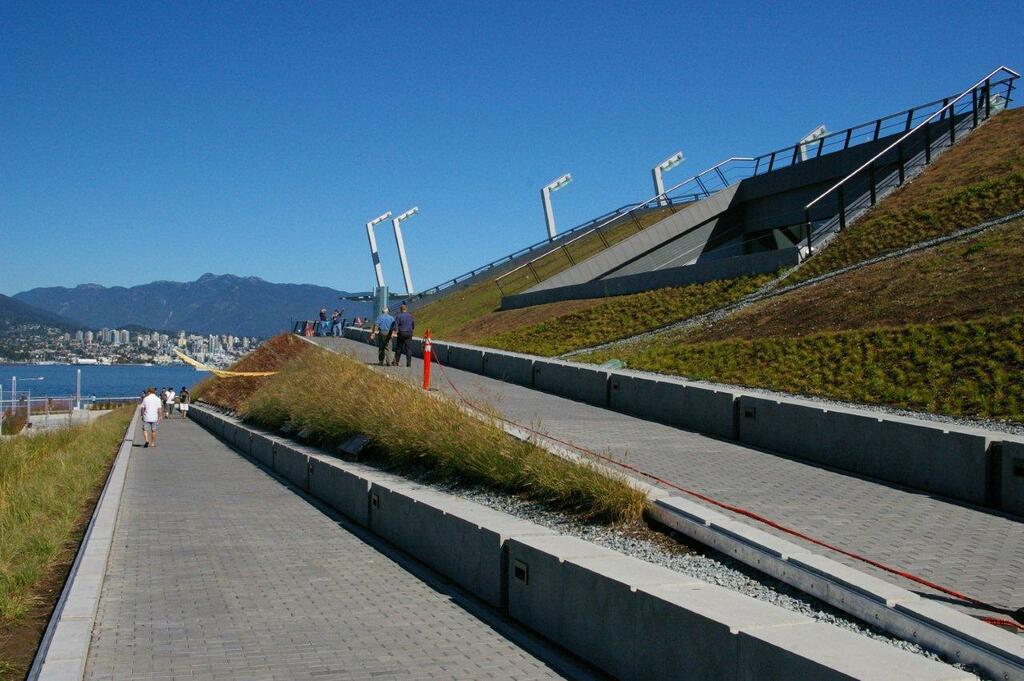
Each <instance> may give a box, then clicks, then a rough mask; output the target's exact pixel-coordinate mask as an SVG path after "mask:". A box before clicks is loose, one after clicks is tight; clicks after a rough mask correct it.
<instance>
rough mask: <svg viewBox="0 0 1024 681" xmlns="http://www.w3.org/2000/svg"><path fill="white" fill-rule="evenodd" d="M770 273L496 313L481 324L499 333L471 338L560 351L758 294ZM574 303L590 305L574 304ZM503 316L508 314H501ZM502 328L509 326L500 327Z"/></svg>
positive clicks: (626, 334)
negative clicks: (535, 318) (533, 318)
mask: <svg viewBox="0 0 1024 681" xmlns="http://www.w3.org/2000/svg"><path fill="white" fill-rule="evenodd" d="M771 277H772V275H760V276H754V277H740V278H738V279H729V280H724V281H712V282H707V283H705V284H693V285H691V286H681V287H678V288H663V289H657V290H654V291H645V292H643V293H636V294H632V295H628V296H616V297H613V298H601V299H596V300H588V301H570V303H552V304H551V305H543V306H537V307H538V308H549V309H547V310H543V309H541V310H537V309H535V308H526V309H525V310H510V311H508V312H499V313H492V314H491V315H488V317H487V318H485V319H484V320H482V324H481V326H484V327H485V328H489V329H490V330H492V331H493V330H495V329H498V330H500V332H499V333H495V334H494V335H491V336H488V337H483V338H480V337H477V338H474V339H472V340H475V341H476V342H478V343H480V344H482V345H487V346H490V347H495V348H501V349H504V350H513V351H516V352H529V353H533V354H538V355H546V356H553V355H559V354H562V353H564V352H569V351H570V350H576V349H579V348H586V347H591V346H594V345H599V344H601V343H606V342H609V341H613V340H617V339H619V338H626V337H629V336H634V335H636V334H638V333H643V332H644V331H650V330H651V329H656V328H660V327H662V326H665V325H667V324H671V323H672V322H676V321H679V320H682V319H687V318H689V317H692V316H694V315H697V314H700V313H702V312H706V311H708V310H712V309H715V308H718V307H721V306H723V305H727V304H729V303H731V302H734V301H736V300H739V299H740V298H742V297H743V296H745V295H748V294H750V293H752V292H754V291H755V290H757V289H758V288H760V287H761V286H763V285H764V284H765V283H767V282H768V281H769V280H770V279H771ZM574 302H575V303H585V304H584V305H572V303H574ZM555 306H558V307H555ZM530 312H532V313H533V314H535V315H544V316H542V320H541V321H538V322H531V323H526V324H522V323H521V322H522V321H523V320H524V317H527V314H526V313H530ZM513 313H520V314H513ZM502 315H508V316H509V317H508V318H501V316H502ZM502 322H505V323H502ZM502 327H504V328H509V329H510V330H507V331H504V330H501V329H502ZM466 340H470V339H469V338H466Z"/></svg>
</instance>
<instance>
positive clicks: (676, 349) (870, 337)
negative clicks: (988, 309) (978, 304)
mask: <svg viewBox="0 0 1024 681" xmlns="http://www.w3.org/2000/svg"><path fill="white" fill-rule="evenodd" d="M613 356H614V357H621V358H624V359H626V361H627V362H628V364H629V366H631V367H633V368H638V369H648V370H651V371H657V372H661V373H668V374H678V375H683V376H688V377H690V378H693V379H702V380H709V381H717V382H722V383H732V384H737V385H746V386H755V387H764V388H772V389H775V390H783V391H786V392H792V393H803V394H809V395H821V396H825V397H832V398H837V399H842V400H851V401H855V402H864V403H876V404H888V405H894V406H899V407H903V408H907V409H912V410H919V411H928V412H937V413H944V414H952V415H963V416H979V417H984V418H994V419H1007V420H1013V421H1024V317H1021V316H1020V315H1015V316H1012V317H1006V318H1002V319H987V320H977V321H973V322H953V323H947V324H934V325H920V326H907V327H902V328H895V329H891V328H890V329H874V330H857V331H844V332H839V333H822V334H812V335H809V336H800V337H796V338H792V337H783V338H758V339H755V340H742V339H733V340H724V341H715V342H709V343H671V342H668V341H666V340H665V339H660V340H659V342H657V343H653V344H648V345H646V346H643V347H640V348H636V349H632V348H631V349H630V350H629V351H628V352H625V353H624V352H622V351H621V350H620V351H617V352H599V353H595V354H594V355H593V356H591V357H590V359H591V360H592V361H604V360H606V359H609V358H610V357H613Z"/></svg>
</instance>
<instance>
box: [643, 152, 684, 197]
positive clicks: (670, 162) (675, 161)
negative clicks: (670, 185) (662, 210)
mask: <svg viewBox="0 0 1024 681" xmlns="http://www.w3.org/2000/svg"><path fill="white" fill-rule="evenodd" d="M685 160H686V157H685V156H683V152H681V151H677V152H676V153H674V154H672V155H671V156H669V157H668V158H666V159H665V160H664V161H662V162H661V163H659V164H658V165H656V166H654V167H653V168H651V176H652V177H653V178H654V193H655V194H657V195H658V205H659V206H667V205H668V198H667V197H666V196H665V182H664V181H663V180H662V179H661V174H662V173H667V172H668V171H670V170H672V169H673V168H675V167H676V166H677V165H679V164H680V163H682V162H683V161H685Z"/></svg>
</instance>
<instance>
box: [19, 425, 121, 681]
mask: <svg viewBox="0 0 1024 681" xmlns="http://www.w3.org/2000/svg"><path fill="white" fill-rule="evenodd" d="M131 414H132V410H131V408H125V409H122V410H119V411H116V412H114V413H112V414H108V415H105V416H102V417H100V418H99V419H97V420H96V421H95V422H94V423H93V424H91V425H89V426H79V427H75V428H69V429H61V430H56V431H52V432H46V433H39V434H34V435H32V436H20V437H15V438H7V439H4V440H2V441H0V538H2V541H0V676H2V673H4V672H6V673H9V674H11V675H12V676H11V678H16V677H17V678H20V675H21V674H23V673H24V672H25V671H26V670H27V669H21V670H20V674H19V673H18V672H17V669H16V668H15V664H17V665H18V666H19V667H20V666H22V665H24V664H25V663H26V661H25V660H23V659H22V660H17V661H14V660H10V659H6V660H5V659H4V658H5V652H4V651H8V650H9V649H10V648H13V647H14V645H13V644H12V645H10V646H8V645H5V644H4V640H5V638H6V637H7V636H8V635H9V634H10V635H13V633H12V632H13V631H14V628H15V627H17V626H18V625H19V623H20V622H21V621H22V620H23V619H24V618H25V617H26V615H28V614H29V613H30V612H31V611H32V609H33V608H34V607H36V606H37V605H40V603H39V599H40V595H39V593H38V590H39V588H40V585H41V583H42V582H43V581H44V580H46V579H47V578H48V577H50V573H51V572H52V571H53V570H55V569H57V567H58V566H59V565H60V564H61V563H62V562H64V563H66V561H68V560H70V556H71V555H72V553H73V552H74V550H75V548H76V547H75V546H74V544H75V542H74V541H73V539H74V537H73V534H74V531H75V528H76V526H80V525H81V523H82V519H83V514H84V513H85V512H86V510H87V508H86V507H87V505H88V502H89V500H90V497H91V496H92V495H93V494H94V493H95V491H96V489H97V487H98V486H99V485H100V484H101V481H102V480H103V476H104V474H105V473H106V471H107V469H108V467H109V466H110V463H111V461H112V460H113V457H114V455H115V454H116V453H117V448H118V446H119V445H120V443H121V439H122V437H123V435H124V429H125V428H126V427H127V424H128V420H129V419H130V418H131ZM43 625H45V620H43ZM28 662H31V659H29V660H28ZM5 665H6V669H5Z"/></svg>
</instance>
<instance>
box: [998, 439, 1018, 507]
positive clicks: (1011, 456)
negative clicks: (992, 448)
mask: <svg viewBox="0 0 1024 681" xmlns="http://www.w3.org/2000/svg"><path fill="white" fill-rule="evenodd" d="M1000 449H1001V456H1000V459H1001V460H1000V464H1001V465H1000V466H999V468H1000V471H999V486H1000V489H999V493H1000V494H999V496H1000V501H1001V505H1000V507H1001V508H1002V509H1003V510H1004V511H1009V512H1010V513H1017V514H1019V515H1024V443H1022V442H1009V441H1004V442H1003V443H1002V446H1001V447H1000Z"/></svg>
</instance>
